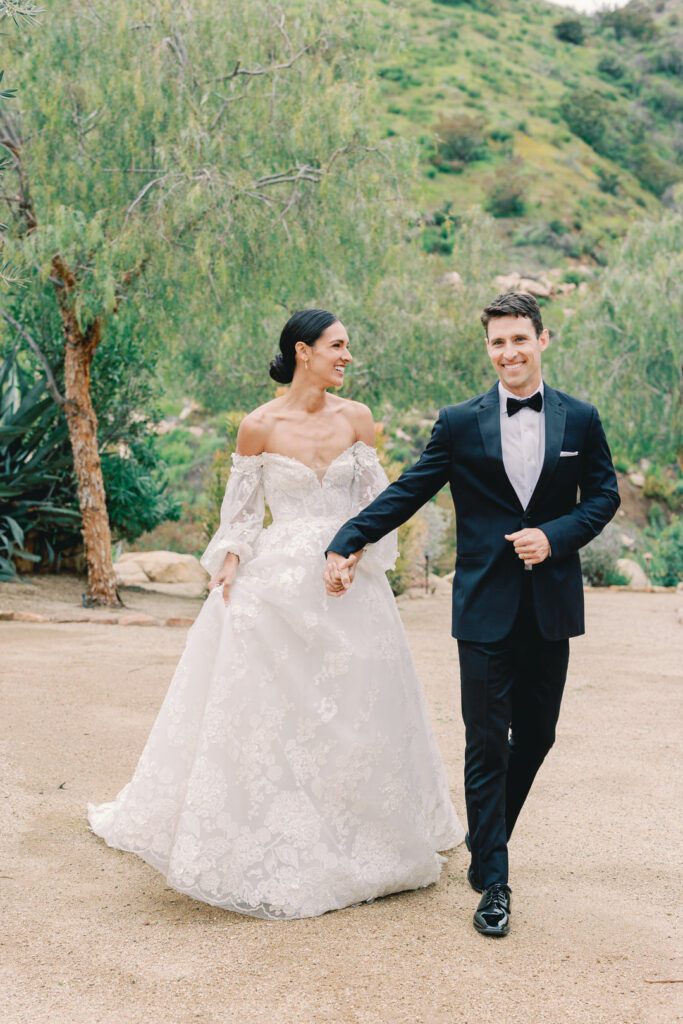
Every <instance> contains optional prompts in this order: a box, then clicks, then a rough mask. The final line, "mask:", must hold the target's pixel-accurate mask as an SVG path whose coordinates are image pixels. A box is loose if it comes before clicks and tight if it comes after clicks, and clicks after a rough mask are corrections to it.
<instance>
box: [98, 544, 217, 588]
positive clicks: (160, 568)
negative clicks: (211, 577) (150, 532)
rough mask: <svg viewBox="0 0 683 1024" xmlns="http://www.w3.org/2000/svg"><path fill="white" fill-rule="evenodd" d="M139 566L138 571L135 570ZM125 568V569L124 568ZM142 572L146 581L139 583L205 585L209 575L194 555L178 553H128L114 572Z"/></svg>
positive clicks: (141, 580) (123, 556)
mask: <svg viewBox="0 0 683 1024" xmlns="http://www.w3.org/2000/svg"><path fill="white" fill-rule="evenodd" d="M133 566H137V570H134V569H133ZM124 567H125V568H124ZM129 567H130V570H131V572H135V571H137V572H141V573H143V574H144V577H145V578H144V579H139V580H138V583H140V584H143V583H202V584H203V583H205V582H206V579H207V573H206V572H205V571H204V570H203V569H202V567H201V565H200V564H199V559H198V558H195V557H194V555H181V554H178V552H176V551H128V552H127V553H126V554H125V555H121V557H120V558H119V560H118V562H117V563H116V565H115V566H114V570H115V571H116V572H117V575H118V572H119V571H120V570H123V571H125V572H126V573H128V572H129Z"/></svg>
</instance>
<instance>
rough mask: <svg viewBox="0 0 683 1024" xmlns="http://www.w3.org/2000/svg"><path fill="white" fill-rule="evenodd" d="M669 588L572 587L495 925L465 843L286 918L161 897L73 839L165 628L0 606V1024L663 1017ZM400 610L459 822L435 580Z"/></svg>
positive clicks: (673, 761) (151, 885)
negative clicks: (558, 695)
mask: <svg viewBox="0 0 683 1024" xmlns="http://www.w3.org/2000/svg"><path fill="white" fill-rule="evenodd" d="M59 586H61V584H59ZM69 586H71V587H72V589H74V588H76V589H78V587H79V586H80V584H78V583H77V581H75V582H74V583H73V585H72V584H69ZM41 587H42V588H43V589H42V590H41ZM46 588H47V589H46ZM49 588H50V584H49V583H47V582H45V583H41V584H39V585H38V586H37V590H36V593H34V594H33V597H32V598H31V597H30V595H29V594H28V592H27V591H26V590H23V591H21V593H20V591H19V590H18V588H17V587H16V585H2V586H1V587H0V607H8V606H11V601H12V600H14V602H15V606H16V607H18V605H16V601H17V600H20V601H22V602H25V603H24V604H22V605H21V607H22V608H28V607H30V608H31V609H32V610H34V611H40V610H41V608H40V607H38V606H37V604H36V596H37V595H38V596H40V595H41V594H42V595H43V597H42V598H41V601H40V602H39V603H40V604H41V606H42V607H45V606H46V605H47V604H49V603H50V601H52V603H53V605H55V606H56V605H57V604H58V598H57V597H56V596H55V590H54V586H53V589H52V590H51V591H50V594H51V596H50V597H49V600H48V596H49V595H48V593H47V591H48V590H49ZM74 593H75V589H74ZM13 595H15V597H14V598H13ZM68 597H69V599H72V598H73V595H72V594H71V592H70V591H69V594H68ZM129 603H131V604H135V605H136V606H137V607H138V608H140V609H141V610H144V611H150V612H152V613H153V614H164V613H165V614H167V615H171V614H173V613H174V611H175V610H178V612H179V614H188V611H187V609H188V608H192V607H194V608H196V602H195V603H194V605H193V604H192V602H189V603H188V602H187V601H185V602H183V604H182V608H181V606H179V605H178V603H177V602H174V601H173V599H164V598H150V596H149V595H139V596H138V595H135V596H134V597H133V599H131V600H130V602H129ZM680 604H681V595H680V594H678V595H676V594H628V593H613V592H604V593H601V592H598V593H589V594H588V595H587V605H588V628H589V632H588V636H587V637H584V638H581V639H579V640H576V641H574V642H573V643H572V658H571V663H570V676H569V681H568V686H567V691H566V696H565V701H564V707H563V713H562V716H561V719H560V725H559V729H558V739H557V744H556V746H555V749H554V750H553V751H552V752H551V754H550V755H549V759H548V762H547V764H546V765H545V766H544V767H543V769H542V771H541V773H540V775H539V778H538V779H537V782H536V786H535V789H534V791H533V793H532V796H531V798H530V801H529V803H528V805H527V807H526V808H525V810H524V812H523V814H522V817H521V819H520V822H519V825H518V830H517V831H516V833H515V838H514V841H513V843H512V845H511V871H512V875H511V884H512V887H513V928H512V931H511V933H510V935H509V936H508V937H507V938H506V939H504V940H500V941H493V940H487V939H485V938H483V937H481V936H479V935H477V934H476V933H475V932H474V930H473V928H472V926H471V916H472V912H473V910H474V906H475V904H476V896H475V894H474V893H473V892H472V891H471V890H470V888H469V886H468V885H467V882H466V880H465V869H466V864H467V854H466V851H465V849H464V847H460V848H459V849H457V850H455V851H454V852H453V853H452V854H451V855H450V857H449V862H448V864H447V866H446V867H445V868H444V872H443V874H442V877H441V880H440V881H439V882H438V883H437V884H436V885H435V886H432V887H431V888H429V889H426V890H421V891H419V892H415V893H405V894H401V895H398V896H392V897H388V898H386V899H383V900H379V901H377V902H376V903H374V904H370V905H364V906H362V907H357V908H353V909H348V910H344V911H339V912H337V913H333V914H327V915H325V916H324V917H322V918H316V919H310V920H305V921H292V922H263V921H258V920H253V919H250V918H244V917H240V916H238V915H234V914H231V913H229V912H225V911H221V910H217V909H214V908H212V907H209V906H206V905H204V904H201V903H197V902H194V901H192V900H190V899H188V898H186V897H184V896H181V895H179V894H178V893H176V892H174V891H172V890H170V889H169V888H168V887H167V886H166V885H165V883H164V880H163V878H162V877H161V876H160V875H158V874H156V873H155V872H154V871H153V870H152V869H151V868H149V867H148V866H147V865H146V864H144V863H143V862H142V861H140V860H138V859H137V858H135V857H134V856H131V855H129V854H124V853H120V852H119V851H115V850H111V849H109V848H108V847H107V846H106V845H105V844H104V843H103V842H102V841H101V840H99V839H97V838H96V837H95V836H93V835H92V834H91V833H90V832H89V830H88V828H87V825H86V820H85V804H86V801H87V800H96V801H101V800H105V799H109V798H111V797H112V796H113V795H114V794H115V793H116V792H117V790H118V789H119V788H120V787H121V786H122V785H123V784H124V783H125V782H126V781H127V780H128V778H129V777H130V775H131V772H132V769H133V767H134V765H135V762H136V759H137V757H138V755H139V753H140V750H141V749H142V746H143V744H144V741H145V738H146V736H147V733H148V731H149V728H150V725H151V723H152V721H153V718H154V715H155V713H156V710H157V708H158V706H159V704H160V702H161V699H162V697H163V694H164V692H165V689H166V687H167V685H168V681H169V679H170V676H171V673H172V670H173V667H174V665H175V663H176V660H177V658H178V656H179V654H180V651H181V649H182V645H183V638H184V633H185V631H184V630H183V629H170V628H150V627H147V628H143V627H135V626H129V627H124V626H111V625H110V626H107V625H100V624H95V623H68V624H40V625H36V624H30V623H24V622H0V648H1V650H2V660H1V664H0V693H1V695H2V721H3V723H4V729H3V732H2V749H1V754H2V761H3V765H2V778H3V784H2V795H3V797H4V799H3V801H2V807H3V819H2V839H1V847H0V851H1V861H0V887H1V888H0V892H2V894H3V897H4V898H3V901H2V903H3V907H4V913H3V917H2V923H3V927H2V930H1V932H0V935H1V937H0V943H1V945H2V947H3V948H2V966H1V967H0V971H1V972H2V978H3V983H4V987H5V989H6V995H5V997H4V998H3V1005H4V1006H5V1010H4V1011H3V1012H2V1020H3V1022H4V1024H19V1022H21V1024H23V1022H27V1024H29V1022H30V1024H43V1022H50V1024H52V1022H57V1024H62V1022H64V1024H97V1022H107V1024H119V1022H120V1024H138V1022H145V1024H157V1022H159V1024H161V1022H163V1024H186V1022H187V1024H194V1022H200V1024H218V1022H221V1024H232V1022H235V1024H238V1022H239V1024H251V1022H256V1021H267V1022H269V1024H423V1022H424V1024H432V1022H434V1024H436V1022H439V1024H442V1022H443V1024H460V1022H463V1024H489V1022H501V1024H518V1022H519V1024H559V1022H560V1021H561V1022H563V1024H579V1022H580V1024H672V1022H674V1021H679V1020H683V1007H682V1002H683V983H681V982H683V956H682V955H681V954H682V952H683V949H682V946H681V927H680V916H681V893H682V892H683V885H682V878H681V869H680V851H681V848H682V843H681V840H682V838H683V835H682V833H683V823H682V821H681V814H680V807H681V787H680V779H681V774H682V773H681V767H682V766H681V757H680V753H681V721H682V720H683V716H682V714H681V711H682V708H681V704H682V703H683V702H682V700H681V697H682V695H683V686H682V685H681V671H680V668H681V663H682V662H683V643H682V642H681V637H682V636H683V629H681V626H680V625H679V624H678V621H677V608H678V606H679V605H680ZM402 616H403V619H404V622H405V625H406V628H407V630H408V634H409V637H410V641H411V645H412V648H413V651H414V655H415V659H416V662H417V667H418V671H419V673H420V677H421V679H422V680H423V684H424V686H425V689H426V692H427V695H428V699H429V702H430V706H431V709H432V713H433V720H434V723H435V727H436V729H437V733H438V737H439V741H440V744H441V749H442V751H443V752H444V756H445V758H446V760H447V763H448V768H449V773H450V778H451V781H452V787H453V793H454V798H455V801H456V805H457V807H458V809H459V810H460V811H461V813H463V814H464V800H463V793H462V750H463V728H462V723H461V720H460V713H459V697H458V679H457V668H456V657H455V655H456V651H455V642H454V641H452V640H451V639H450V638H449V628H448V627H449V599H448V595H447V594H445V593H438V594H437V595H435V596H433V597H431V598H427V599H424V600H414V601H410V602H406V603H404V604H403V605H402Z"/></svg>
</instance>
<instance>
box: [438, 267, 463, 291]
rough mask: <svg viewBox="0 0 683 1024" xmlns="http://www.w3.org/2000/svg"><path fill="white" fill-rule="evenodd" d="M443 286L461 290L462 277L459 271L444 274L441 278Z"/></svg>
mask: <svg viewBox="0 0 683 1024" xmlns="http://www.w3.org/2000/svg"><path fill="white" fill-rule="evenodd" d="M441 284H446V285H449V286H450V287H451V288H460V287H461V285H462V277H461V276H460V274H459V273H458V271H457V270H449V271H448V273H447V274H444V275H443V277H442V278H441Z"/></svg>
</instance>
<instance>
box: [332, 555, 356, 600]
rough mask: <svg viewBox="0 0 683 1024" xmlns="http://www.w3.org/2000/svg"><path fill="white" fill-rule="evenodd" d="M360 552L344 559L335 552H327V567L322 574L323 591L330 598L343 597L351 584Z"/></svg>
mask: <svg viewBox="0 0 683 1024" xmlns="http://www.w3.org/2000/svg"><path fill="white" fill-rule="evenodd" d="M361 557H362V552H356V554H355V555H349V557H348V558H344V556H343V555H338V554H337V552H336V551H328V552H327V565H326V567H325V572H324V573H323V580H324V582H325V590H326V591H327V593H328V594H329V596H330V597H343V595H344V594H345V593H346V591H347V590H348V589H349V587H350V586H351V584H352V583H353V580H354V577H355V575H356V569H357V568H358V563H359V561H360V559H361Z"/></svg>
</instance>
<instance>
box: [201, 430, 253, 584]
mask: <svg viewBox="0 0 683 1024" xmlns="http://www.w3.org/2000/svg"><path fill="white" fill-rule="evenodd" d="M249 419H250V417H246V418H245V420H243V421H242V424H241V425H240V429H239V431H238V434H237V451H236V452H235V453H234V455H233V456H232V463H233V465H232V470H231V472H230V476H229V477H228V483H227V486H226V488H225V496H224V498H223V502H222V505H221V516H220V525H219V527H218V530H217V531H216V533H215V534H214V535H213V537H212V538H211V540H210V541H209V544H208V546H207V548H206V551H205V552H204V554H203V555H202V557H201V559H200V562H201V564H202V565H203V566H204V568H205V569H206V571H207V572H208V573H209V575H210V576H211V581H210V584H209V586H210V587H214V586H219V585H221V586H223V588H224V596H225V597H227V594H226V593H225V588H226V587H229V586H230V584H231V583H233V582H234V579H235V576H236V574H237V568H238V565H239V564H244V563H245V562H247V561H249V559H250V558H251V557H252V555H253V546H254V544H255V543H256V540H257V539H258V536H259V534H260V533H261V530H262V529H263V515H264V512H265V499H264V493H263V479H262V476H263V466H262V459H261V452H262V451H263V447H262V446H261V448H258V430H256V431H254V430H253V429H252V426H253V425H252V424H249V423H248V422H247V421H248V420H249ZM245 424H246V429H244V428H245ZM255 448H256V449H257V450H256V451H254V449H255Z"/></svg>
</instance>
